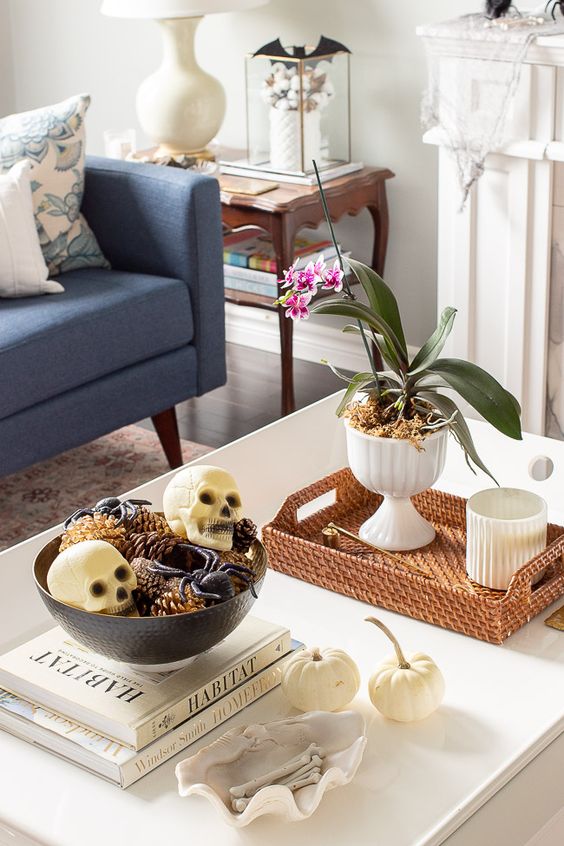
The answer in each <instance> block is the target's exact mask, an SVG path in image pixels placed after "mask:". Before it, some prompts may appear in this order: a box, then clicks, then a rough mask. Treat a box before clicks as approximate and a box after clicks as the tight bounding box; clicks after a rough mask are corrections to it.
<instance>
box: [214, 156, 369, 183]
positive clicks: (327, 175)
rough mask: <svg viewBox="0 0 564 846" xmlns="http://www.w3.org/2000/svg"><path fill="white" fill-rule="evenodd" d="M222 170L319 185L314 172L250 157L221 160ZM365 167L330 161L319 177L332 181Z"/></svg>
mask: <svg viewBox="0 0 564 846" xmlns="http://www.w3.org/2000/svg"><path fill="white" fill-rule="evenodd" d="M219 165H220V167H221V172H222V173H225V174H226V175H228V176H245V177H250V178H255V179H276V180H277V181H278V182H289V183H291V184H294V185H317V177H316V176H315V174H314V173H289V172H288V171H281V170H276V168H273V167H271V165H270V162H269V161H266V160H265V161H264V162H263V163H262V164H256V165H254V164H251V162H250V161H249V160H248V159H236V160H231V159H224V160H223V159H222V160H220V162H219ZM363 167H364V165H363V163H362V162H336V161H334V162H329V161H326V162H324V163H323V164H322V165H321V170H320V171H319V178H320V179H321V182H322V183H323V184H325V183H326V182H331V181H332V180H333V179H340V178H341V177H343V176H349V175H350V174H351V173H357V172H358V171H359V170H362V168H363Z"/></svg>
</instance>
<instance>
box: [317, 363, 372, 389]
mask: <svg viewBox="0 0 564 846" xmlns="http://www.w3.org/2000/svg"><path fill="white" fill-rule="evenodd" d="M321 363H322V364H326V365H327V367H329V369H330V370H332V371H333V373H334V374H335V376H337V377H338V378H339V379H342V380H343V382H348V383H349V384H351V383H352V382H354V381H355V380H357V381H359V380H361V379H371V380H372V381H374V375H373V374H372V373H355V375H354V376H347V374H346V373H343V371H342V370H339V368H338V367H335V365H334V364H331V362H330V361H326V360H325V359H323V360H322V361H321Z"/></svg>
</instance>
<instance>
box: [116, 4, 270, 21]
mask: <svg viewBox="0 0 564 846" xmlns="http://www.w3.org/2000/svg"><path fill="white" fill-rule="evenodd" d="M267 3H268V0H104V2H103V3H102V9H101V12H102V14H103V15H110V16H111V17H114V18H151V19H153V20H167V19H170V18H200V17H203V16H204V15H214V14H218V13H220V12H243V11H245V9H254V8H255V7H257V6H265V5H266V4H267Z"/></svg>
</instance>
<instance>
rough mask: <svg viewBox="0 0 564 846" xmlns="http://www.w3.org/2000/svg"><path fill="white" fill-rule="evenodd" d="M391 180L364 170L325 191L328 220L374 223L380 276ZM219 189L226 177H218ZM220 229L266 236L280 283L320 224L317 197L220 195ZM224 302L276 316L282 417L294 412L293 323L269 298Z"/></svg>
mask: <svg viewBox="0 0 564 846" xmlns="http://www.w3.org/2000/svg"><path fill="white" fill-rule="evenodd" d="M393 176H394V174H393V173H392V171H390V170H387V169H386V168H373V167H365V168H363V169H362V170H359V171H358V172H357V173H352V174H350V175H349V176H344V177H342V178H340V179H335V180H333V181H332V182H328V183H327V184H326V185H324V186H323V187H324V190H325V195H326V197H327V204H328V206H329V211H330V213H331V219H332V220H333V221H334V222H336V221H338V220H339V219H340V218H341V217H343V215H345V214H350V215H353V216H356V215H357V214H359V212H361V211H362V210H363V209H368V211H369V212H370V215H371V217H372V221H373V223H374V248H373V252H372V267H373V268H374V269H375V270H376V271H377V273H379V274H380V275H382V274H383V272H384V265H385V262H386V249H387V245H388V230H389V224H388V203H387V198H386V181H387V180H388V179H391V178H392V177H393ZM221 183H222V186H228V185H229V177H228V176H222V177H221ZM221 204H222V214H223V222H224V224H225V225H226V226H227V227H228V228H229V229H231V230H237V229H240V228H242V227H249V226H252V227H256V228H257V229H261V230H263V231H265V232H268V233H269V235H270V237H271V238H272V242H273V245H274V251H275V254H276V268H277V273H278V277H279V278H281V277H282V271H283V270H284V269H285V268H287V267H289V266H290V265H291V264H292V262H293V260H294V240H295V237H296V235H297V233H298V232H299V230H300V229H301V228H302V227H304V226H310V227H317V226H318V225H319V224H320V223H321V222H322V221H323V219H324V215H323V208H322V205H321V199H320V195H319V191H318V189H317V188H316V187H311V186H305V185H290V184H281V185H280V187H279V188H276V189H275V190H273V191H269V192H268V193H266V194H259V195H257V196H253V195H248V194H232V193H228V192H227V191H226V190H222V191H221ZM225 299H226V300H227V302H230V303H235V304H236V305H245V306H251V307H253V308H262V309H266V310H268V311H277V312H278V322H279V327H280V352H281V359H282V361H281V364H282V414H283V415H286V414H290V413H291V412H292V411H295V408H296V403H295V396H294V372H293V353H292V347H293V323H292V321H291V320H290V319H288V318H286V317H285V313H284V309H283V308H282V307H280V306H275V305H273V304H272V300H271V299H270V298H269V297H265V296H260V295H257V294H247V293H243V292H240V291H233V290H230V289H227V290H226V297H225Z"/></svg>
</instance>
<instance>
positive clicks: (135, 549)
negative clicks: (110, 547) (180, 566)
mask: <svg viewBox="0 0 564 846" xmlns="http://www.w3.org/2000/svg"><path fill="white" fill-rule="evenodd" d="M180 543H183V544H185V543H187V540H186V538H181V537H179V536H178V535H160V534H159V533H158V532H137V533H135V532H134V533H132V534H129V535H128V536H127V538H126V539H125V541H124V543H123V547H122V548H121V549H120V552H121V554H122V555H123V556H124V558H127V560H128V561H129V562H130V563H131V562H132V561H133V559H134V558H148V559H149V560H150V561H161V562H162V563H163V564H168V563H169V561H167V558H171V557H172V558H175V559H176V560H175V562H174V563H175V564H176V563H177V560H178V559H179V558H180V556H179V555H178V554H177V555H176V556H174V551H175V548H176V546H177V545H178V544H180ZM184 559H185V556H184V555H183V556H182V557H181V563H182V562H183V561H184Z"/></svg>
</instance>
